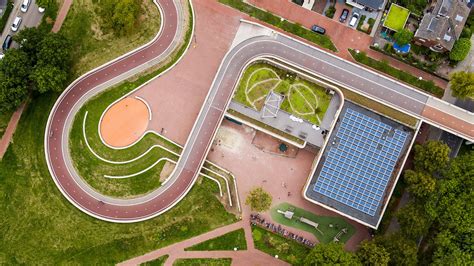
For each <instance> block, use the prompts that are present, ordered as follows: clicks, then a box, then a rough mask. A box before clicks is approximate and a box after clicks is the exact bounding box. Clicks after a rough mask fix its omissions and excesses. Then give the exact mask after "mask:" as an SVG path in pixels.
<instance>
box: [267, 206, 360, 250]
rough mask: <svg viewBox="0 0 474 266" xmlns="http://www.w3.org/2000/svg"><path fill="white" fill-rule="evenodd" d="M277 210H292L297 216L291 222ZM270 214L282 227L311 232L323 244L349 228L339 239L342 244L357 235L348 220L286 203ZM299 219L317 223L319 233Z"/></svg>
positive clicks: (273, 209) (274, 208)
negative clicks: (320, 214) (318, 213)
mask: <svg viewBox="0 0 474 266" xmlns="http://www.w3.org/2000/svg"><path fill="white" fill-rule="evenodd" d="M277 210H281V211H287V210H291V211H292V212H294V215H295V216H294V217H293V219H291V220H289V219H287V218H285V217H284V216H283V214H280V213H278V212H277ZM270 214H271V216H272V219H273V221H275V222H277V223H279V224H282V225H286V226H290V227H294V228H297V229H300V230H304V231H306V232H310V233H311V234H313V235H314V236H315V237H316V238H317V239H319V241H320V242H322V243H330V242H332V241H333V239H334V237H335V236H336V235H337V234H338V233H339V232H340V231H341V230H342V229H343V228H347V233H345V234H343V235H342V236H341V237H340V238H339V240H340V241H339V242H340V243H345V242H347V241H348V240H349V239H350V238H351V237H352V236H353V235H354V234H355V233H356V229H355V228H354V226H352V225H351V224H350V223H348V222H346V220H344V219H343V218H341V217H331V216H319V215H316V214H314V213H312V212H309V211H307V210H304V209H301V208H298V207H295V206H293V205H291V204H289V203H286V202H284V203H280V204H278V205H277V206H275V207H273V208H272V209H271V211H270ZM299 217H304V218H306V219H309V220H311V221H313V222H315V223H318V224H319V227H318V229H319V231H318V230H316V229H315V228H314V227H312V226H310V225H308V224H305V223H302V222H300V221H299V220H298V218H299ZM329 225H332V226H333V227H330V226H329ZM321 232H322V233H321Z"/></svg>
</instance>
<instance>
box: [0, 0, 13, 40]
mask: <svg viewBox="0 0 474 266" xmlns="http://www.w3.org/2000/svg"><path fill="white" fill-rule="evenodd" d="M13 7H14V5H13V1H12V0H8V1H7V6H6V8H5V11H4V12H3V15H2V17H1V18H0V34H2V33H3V31H4V30H5V28H7V27H8V26H10V25H7V22H8V17H10V13H11V12H12V10H13ZM7 30H8V28H7Z"/></svg>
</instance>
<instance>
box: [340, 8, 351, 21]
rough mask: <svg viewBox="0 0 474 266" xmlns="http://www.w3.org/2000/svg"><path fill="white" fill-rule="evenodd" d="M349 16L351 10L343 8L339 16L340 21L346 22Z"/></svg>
mask: <svg viewBox="0 0 474 266" xmlns="http://www.w3.org/2000/svg"><path fill="white" fill-rule="evenodd" d="M347 16H349V10H348V9H345V8H344V9H343V10H342V13H341V16H340V17H339V22H344V21H346V19H347Z"/></svg>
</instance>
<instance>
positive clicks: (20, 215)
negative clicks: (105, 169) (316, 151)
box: [0, 94, 236, 265]
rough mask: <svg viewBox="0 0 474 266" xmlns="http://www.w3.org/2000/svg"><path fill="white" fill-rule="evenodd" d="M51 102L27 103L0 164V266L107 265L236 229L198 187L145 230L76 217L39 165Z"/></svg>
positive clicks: (209, 185) (50, 98)
mask: <svg viewBox="0 0 474 266" xmlns="http://www.w3.org/2000/svg"><path fill="white" fill-rule="evenodd" d="M56 98H57V95H52V94H46V95H42V96H39V97H38V98H37V99H34V100H32V102H31V104H29V105H28V106H27V108H26V110H25V112H24V113H23V116H22V118H21V121H20V123H19V125H18V130H17V132H16V134H15V136H14V142H13V143H12V145H10V147H9V148H8V151H7V152H6V154H5V156H4V158H3V160H2V161H1V162H0V206H1V207H0V217H2V219H0V235H1V236H2V237H1V240H0V261H1V262H2V264H6V265H13V264H38V265H55V264H94V265H104V264H115V263H117V262H120V261H123V260H126V259H130V258H132V257H134V256H138V255H142V254H144V253H146V252H149V251H151V250H154V249H157V248H160V247H164V246H167V245H169V244H172V243H175V242H178V241H182V240H184V239H188V238H190V237H193V236H196V235H199V234H202V233H204V232H207V231H209V230H212V229H215V228H217V227H220V226H223V225H226V224H230V223H232V222H235V221H236V218H235V216H234V215H232V214H229V213H227V212H226V211H225V209H224V207H223V206H222V204H221V203H220V202H219V200H218V199H217V198H216V197H215V195H214V194H213V193H212V192H210V191H215V190H216V187H217V186H216V185H215V184H214V183H213V182H211V181H209V180H206V179H204V180H202V182H199V183H196V185H195V186H194V187H193V188H192V190H191V191H190V193H189V194H188V195H187V196H186V197H185V198H184V199H183V200H182V201H181V202H180V203H179V204H178V205H177V206H175V207H174V208H173V209H171V210H170V211H168V212H166V213H165V214H163V215H160V216H159V217H156V218H154V219H151V220H148V221H145V222H141V223H133V224H115V223H109V222H103V221H100V220H97V219H95V218H92V217H90V216H89V215H86V214H84V213H82V212H81V211H79V210H78V209H77V208H76V207H74V206H73V205H71V204H70V203H69V202H68V201H67V200H66V199H65V198H64V196H63V195H62V194H61V193H60V192H59V190H58V189H57V187H56V185H55V184H54V182H53V180H52V178H51V176H50V174H49V171H48V169H47V166H46V161H45V157H44V146H43V140H44V129H45V125H46V121H47V118H48V114H49V111H50V109H51V107H52V105H53V104H54V102H55V100H56Z"/></svg>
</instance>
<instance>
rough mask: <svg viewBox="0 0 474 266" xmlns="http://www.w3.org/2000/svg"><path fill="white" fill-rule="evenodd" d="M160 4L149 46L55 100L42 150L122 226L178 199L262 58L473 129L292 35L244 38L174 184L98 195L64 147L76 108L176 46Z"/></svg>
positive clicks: (167, 6) (76, 199)
mask: <svg viewBox="0 0 474 266" xmlns="http://www.w3.org/2000/svg"><path fill="white" fill-rule="evenodd" d="M159 4H160V6H161V7H162V9H163V29H162V32H161V34H160V36H159V37H158V38H157V39H156V40H155V41H154V42H153V43H152V44H150V45H149V46H147V47H145V48H143V49H140V50H138V51H137V52H135V53H132V54H131V55H128V56H126V57H125V58H122V59H120V60H118V61H116V62H113V63H111V64H109V65H107V66H105V67H102V68H99V69H98V70H95V71H93V72H92V73H90V74H87V75H85V76H84V77H82V78H80V79H79V80H77V81H75V82H74V83H73V84H72V85H70V87H68V89H67V90H66V91H65V92H64V93H63V94H62V95H61V97H60V99H58V102H57V103H56V104H55V106H54V107H53V110H52V113H51V114H50V117H49V120H48V125H47V128H46V134H45V154H46V157H47V162H48V167H49V169H50V172H51V174H52V176H53V180H54V181H55V183H56V184H57V186H58V187H59V189H60V190H61V192H62V193H63V194H64V195H65V196H66V198H68V199H69V201H70V202H71V203H73V204H74V205H75V206H76V207H78V208H79V209H81V210H82V211H84V212H86V213H88V214H89V215H92V216H94V217H96V218H99V219H102V220H106V221H113V222H121V223H127V222H137V221H142V220H146V219H149V218H152V217H155V216H157V215H159V214H161V213H163V212H165V211H167V210H168V209H169V208H171V207H173V206H174V205H175V204H176V203H178V202H179V201H180V200H181V199H182V198H183V197H184V196H185V195H186V194H187V192H188V191H189V190H190V189H191V187H192V185H193V184H194V181H195V180H196V178H197V175H198V173H199V169H200V168H201V166H202V164H203V162H204V160H205V158H206V155H207V152H208V150H209V147H210V145H211V142H212V139H213V137H214V135H215V133H216V131H217V128H218V126H219V125H220V123H221V121H222V118H223V116H224V113H225V110H226V109H227V107H228V104H229V102H230V99H231V97H232V95H233V89H234V87H235V85H236V83H237V81H238V78H239V75H240V73H241V72H242V70H243V69H244V67H245V65H246V64H247V63H249V62H250V61H252V60H255V59H256V58H260V57H273V58H276V59H279V60H284V61H285V62H286V63H289V64H293V65H295V66H297V67H299V68H302V69H305V70H307V71H309V72H312V73H315V74H317V75H318V76H320V77H323V78H326V79H328V80H332V81H334V82H336V83H338V84H340V85H342V86H346V87H348V88H350V89H353V90H355V91H359V92H363V93H364V94H365V95H367V96H370V97H372V98H374V99H377V100H378V101H381V102H384V103H387V104H389V105H391V106H396V107H397V108H398V109H400V110H403V111H405V112H407V113H410V114H413V115H415V116H417V117H421V118H424V117H425V116H426V115H429V116H428V117H427V120H430V121H434V123H437V124H438V125H442V126H444V127H445V128H450V127H451V126H450V125H451V122H458V123H457V124H458V125H464V124H463V123H466V124H467V127H468V128H467V130H470V129H471V128H472V120H469V119H471V118H472V114H471V116H464V115H465V113H462V115H460V116H459V117H453V118H451V119H449V120H448V121H445V115H448V114H447V113H446V112H453V113H455V114H457V113H456V112H458V111H459V110H457V109H453V108H455V107H452V106H449V105H446V104H444V103H443V102H438V101H437V100H433V99H432V97H431V96H428V95H426V94H423V93H421V92H419V91H417V90H414V89H412V88H409V87H407V86H406V85H403V84H401V83H399V82H397V81H395V80H392V79H389V78H387V77H385V76H382V75H380V74H377V73H375V72H372V71H369V70H367V69H365V68H362V67H360V66H358V65H356V64H353V63H350V62H348V61H346V60H343V59H341V58H339V57H336V56H333V55H331V54H328V53H326V52H324V51H322V50H319V49H316V48H314V47H312V46H309V45H307V44H304V43H302V42H299V41H296V40H294V39H292V38H289V37H287V36H284V35H281V34H277V33H272V34H270V35H269V36H267V35H264V36H257V37H252V38H249V39H246V40H243V41H242V42H240V43H238V44H237V45H235V46H234V47H233V48H231V49H230V50H229V51H228V53H227V54H226V56H225V57H224V59H223V61H222V63H221V66H220V67H219V70H218V72H217V74H216V76H215V79H214V81H213V83H212V85H211V88H210V90H209V93H208V95H207V97H206V100H205V102H204V104H203V106H202V109H201V111H200V113H199V115H198V117H197V118H196V122H195V124H194V126H193V128H192V130H191V133H190V136H189V138H188V140H187V141H186V144H185V147H184V150H183V153H182V155H181V157H180V159H179V161H178V163H177V166H176V171H175V172H174V174H173V176H172V177H171V179H170V181H168V182H167V183H166V184H165V185H164V186H162V187H160V188H159V189H157V190H156V191H154V192H152V193H150V194H148V195H146V196H144V197H141V198H135V199H132V200H123V199H120V200H119V199H113V198H108V197H105V196H103V195H100V194H98V193H97V192H94V191H93V190H92V189H91V188H90V187H89V186H88V185H87V184H85V183H84V181H83V180H82V179H81V178H80V177H79V176H78V175H77V173H75V170H74V167H73V166H72V162H71V160H70V157H69V150H68V146H67V145H68V144H67V143H68V141H69V138H68V136H69V129H70V125H71V122H70V121H71V120H72V118H73V117H74V115H75V112H77V110H78V109H79V107H80V106H78V105H80V104H82V103H84V102H85V101H86V100H87V98H88V97H89V98H90V97H92V95H93V94H91V92H94V90H95V88H96V87H100V86H101V85H103V84H104V83H107V82H109V81H110V80H112V79H114V78H121V75H123V74H124V73H127V71H129V70H130V69H135V68H137V67H140V66H143V65H146V64H147V63H148V62H150V60H153V59H154V58H156V57H158V56H159V55H161V54H162V53H164V52H165V51H166V50H167V48H168V47H170V46H171V45H172V44H173V36H175V35H176V33H177V30H178V28H179V27H177V24H178V21H177V20H178V19H177V17H178V14H179V13H178V12H177V9H176V6H175V3H174V2H172V1H171V0H160V1H159ZM255 27H259V26H255ZM152 51H153V52H152ZM427 109H428V110H427ZM445 109H446V110H447V111H446V110H445ZM467 115H469V114H467ZM452 130H455V131H458V130H460V131H461V133H463V132H462V129H458V128H454V129H452ZM463 134H466V135H467V136H469V137H470V138H473V137H472V136H473V135H474V134H473V132H472V131H465V132H464V133H463Z"/></svg>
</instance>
